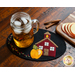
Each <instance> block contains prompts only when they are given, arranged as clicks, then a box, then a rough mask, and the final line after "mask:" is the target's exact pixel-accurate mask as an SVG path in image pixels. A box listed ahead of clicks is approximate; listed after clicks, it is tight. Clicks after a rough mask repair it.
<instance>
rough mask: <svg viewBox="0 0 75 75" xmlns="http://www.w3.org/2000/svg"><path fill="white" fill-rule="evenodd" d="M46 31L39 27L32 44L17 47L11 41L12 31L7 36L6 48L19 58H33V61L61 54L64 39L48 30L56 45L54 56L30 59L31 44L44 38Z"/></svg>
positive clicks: (63, 51) (64, 47) (64, 49)
mask: <svg viewBox="0 0 75 75" xmlns="http://www.w3.org/2000/svg"><path fill="white" fill-rule="evenodd" d="M45 32H47V30H43V29H39V31H38V32H37V33H36V34H35V35H34V42H33V44H32V45H31V46H30V47H28V48H19V47H17V46H16V45H15V43H14V41H13V35H12V33H11V34H10V35H9V36H8V38H7V41H6V44H7V47H8V49H9V50H10V51H11V52H12V53H13V54H15V55H17V56H18V57H20V58H24V59H27V60H33V61H49V60H54V59H57V58H59V57H60V56H62V55H63V54H64V53H65V51H66V44H65V42H64V40H63V39H62V38H61V37H60V36H59V35H57V34H55V33H53V32H50V31H48V32H49V33H50V34H51V40H52V41H53V42H54V43H55V44H56V45H57V46H58V48H56V56H55V57H51V56H41V57H40V58H39V59H32V58H31V57H30V51H31V50H32V49H33V45H34V44H35V43H37V42H38V41H40V40H42V39H43V38H44V33H45Z"/></svg>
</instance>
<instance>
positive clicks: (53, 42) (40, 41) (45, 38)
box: [35, 38, 58, 47]
mask: <svg viewBox="0 0 75 75" xmlns="http://www.w3.org/2000/svg"><path fill="white" fill-rule="evenodd" d="M46 39H48V40H49V41H50V42H51V43H53V44H54V45H55V46H56V47H58V46H57V45H56V44H55V43H54V42H53V41H52V40H51V39H49V38H44V39H42V40H41V41H39V42H37V43H35V44H39V43H41V42H42V41H44V40H46Z"/></svg>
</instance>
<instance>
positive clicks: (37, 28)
mask: <svg viewBox="0 0 75 75" xmlns="http://www.w3.org/2000/svg"><path fill="white" fill-rule="evenodd" d="M34 24H35V25H34ZM32 26H33V28H34V27H35V26H36V28H35V29H34V31H33V32H34V34H36V33H37V32H38V30H39V21H38V20H37V19H33V20H32Z"/></svg>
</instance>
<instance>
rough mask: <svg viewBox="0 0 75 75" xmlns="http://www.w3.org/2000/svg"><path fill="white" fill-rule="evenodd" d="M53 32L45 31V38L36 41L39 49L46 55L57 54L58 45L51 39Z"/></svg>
mask: <svg viewBox="0 0 75 75" xmlns="http://www.w3.org/2000/svg"><path fill="white" fill-rule="evenodd" d="M50 37H51V34H50V33H49V32H46V33H44V39H42V40H40V41H39V42H37V43H35V44H36V45H37V47H39V49H41V50H42V51H43V54H42V55H44V56H53V57H55V56H56V47H58V46H57V45H56V44H55V43H54V42H53V41H52V40H51V39H50Z"/></svg>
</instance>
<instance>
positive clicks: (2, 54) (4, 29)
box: [0, 7, 75, 67]
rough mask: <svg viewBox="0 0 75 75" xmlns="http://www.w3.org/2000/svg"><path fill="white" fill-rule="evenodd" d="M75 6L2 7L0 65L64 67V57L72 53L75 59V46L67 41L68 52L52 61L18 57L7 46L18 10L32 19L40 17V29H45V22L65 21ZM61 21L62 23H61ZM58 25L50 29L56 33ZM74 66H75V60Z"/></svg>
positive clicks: (0, 9) (0, 12)
mask: <svg viewBox="0 0 75 75" xmlns="http://www.w3.org/2000/svg"><path fill="white" fill-rule="evenodd" d="M73 11H75V7H11V8H10V7H0V66H1V67H3V66H4V67H57V66H58V67H59V66H60V67H63V66H65V65H64V64H63V57H64V56H65V55H71V56H72V57H73V58H74V59H75V48H74V47H73V46H72V45H71V44H69V43H68V42H66V41H65V42H66V52H65V53H64V55H62V56H61V57H59V58H58V59H55V60H52V61H44V62H36V61H29V60H25V59H22V58H19V57H17V56H16V55H14V54H13V53H11V52H10V50H9V49H8V48H7V46H6V39H7V37H8V35H9V34H10V33H11V28H10V18H11V15H12V14H14V13H16V12H26V13H28V14H29V15H30V16H31V19H38V20H39V22H40V29H45V27H44V22H47V21H50V20H56V19H61V21H63V20H64V19H65V18H66V17H67V16H68V15H69V14H70V13H72V12H73ZM61 21H60V23H61ZM55 28H56V25H54V26H52V27H50V28H49V29H47V30H49V31H52V32H54V33H55ZM72 66H75V62H74V63H73V65H72Z"/></svg>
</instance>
